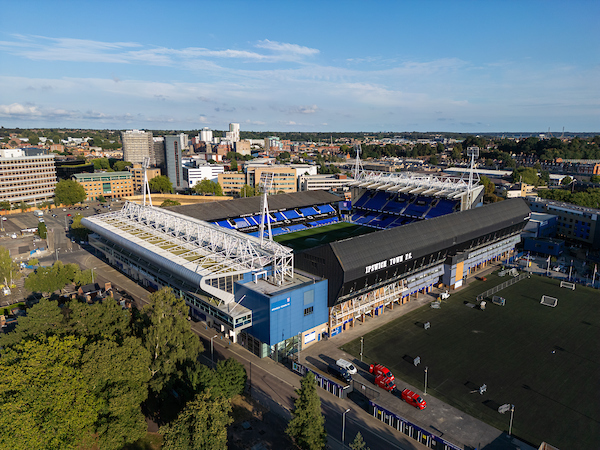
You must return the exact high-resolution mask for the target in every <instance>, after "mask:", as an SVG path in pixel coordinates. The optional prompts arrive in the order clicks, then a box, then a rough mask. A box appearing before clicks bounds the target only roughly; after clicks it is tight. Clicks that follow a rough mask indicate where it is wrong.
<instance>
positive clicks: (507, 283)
mask: <svg viewBox="0 0 600 450" xmlns="http://www.w3.org/2000/svg"><path fill="white" fill-rule="evenodd" d="M530 276H531V274H529V273H522V274H521V275H519V276H518V277H514V278H511V279H510V280H508V281H505V282H504V283H502V284H499V285H498V286H494V287H493V288H492V289H488V290H487V291H485V292H483V293H481V294H479V295H478V296H477V301H481V300H483V299H484V298H489V297H491V296H492V295H494V294H495V293H496V292H498V291H501V290H502V289H504V288H507V287H508V286H512V285H513V284H515V283H518V282H519V281H521V280H524V279H525V278H529V277H530Z"/></svg>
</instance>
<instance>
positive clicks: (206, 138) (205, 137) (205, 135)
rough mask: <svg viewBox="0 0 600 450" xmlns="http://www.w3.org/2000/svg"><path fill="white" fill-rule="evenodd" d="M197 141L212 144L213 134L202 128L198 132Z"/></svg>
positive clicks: (208, 129) (209, 130)
mask: <svg viewBox="0 0 600 450" xmlns="http://www.w3.org/2000/svg"><path fill="white" fill-rule="evenodd" d="M198 137H199V140H200V141H202V142H210V143H211V144H212V142H213V132H212V130H211V129H210V128H208V127H204V128H202V129H201V130H200V134H199V135H198Z"/></svg>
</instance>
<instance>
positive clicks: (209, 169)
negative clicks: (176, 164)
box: [183, 164, 224, 188]
mask: <svg viewBox="0 0 600 450" xmlns="http://www.w3.org/2000/svg"><path fill="white" fill-rule="evenodd" d="M223 172H224V168H223V166H217V165H215V164H206V165H198V166H191V167H189V166H183V179H184V180H185V182H186V183H187V187H188V188H193V187H194V186H195V185H196V183H199V182H201V181H202V180H204V179H207V180H209V181H214V182H215V183H217V182H218V181H219V175H220V174H222V173H223Z"/></svg>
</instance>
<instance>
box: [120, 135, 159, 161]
mask: <svg viewBox="0 0 600 450" xmlns="http://www.w3.org/2000/svg"><path fill="white" fill-rule="evenodd" d="M121 142H122V143H123V160H124V161H129V162H131V163H134V164H141V163H142V162H144V158H150V165H152V166H155V165H156V158H155V157H154V140H153V139H152V133H151V132H149V131H140V130H128V131H124V132H122V133H121Z"/></svg>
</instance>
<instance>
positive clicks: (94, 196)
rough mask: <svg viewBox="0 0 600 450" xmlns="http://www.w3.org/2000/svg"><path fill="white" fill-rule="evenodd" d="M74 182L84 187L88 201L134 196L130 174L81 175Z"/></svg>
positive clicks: (75, 177)
mask: <svg viewBox="0 0 600 450" xmlns="http://www.w3.org/2000/svg"><path fill="white" fill-rule="evenodd" d="M73 180H75V181H77V182H78V183H79V184H81V185H82V186H83V188H84V189H85V192H86V194H87V200H88V201H91V200H98V197H99V196H103V197H104V198H121V197H127V196H130V195H133V177H132V174H131V173H130V172H104V173H80V174H76V175H73Z"/></svg>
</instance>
